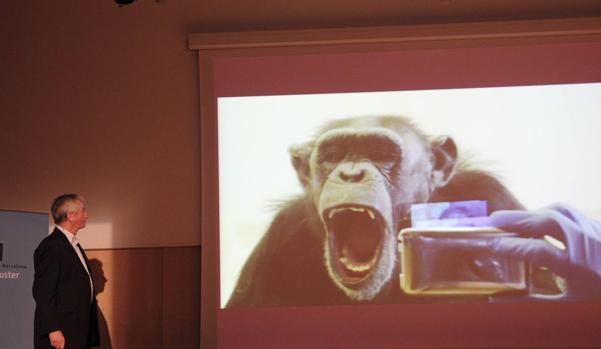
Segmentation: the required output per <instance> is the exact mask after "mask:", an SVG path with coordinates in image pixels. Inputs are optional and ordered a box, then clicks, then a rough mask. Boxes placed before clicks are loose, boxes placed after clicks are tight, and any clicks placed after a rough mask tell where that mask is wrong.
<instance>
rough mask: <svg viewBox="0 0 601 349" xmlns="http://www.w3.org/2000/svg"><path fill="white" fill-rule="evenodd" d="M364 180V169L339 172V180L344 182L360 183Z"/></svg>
mask: <svg viewBox="0 0 601 349" xmlns="http://www.w3.org/2000/svg"><path fill="white" fill-rule="evenodd" d="M363 178H365V170H364V169H352V170H348V169H347V170H343V171H340V179H342V180H343V181H345V182H361V181H362V180H363Z"/></svg>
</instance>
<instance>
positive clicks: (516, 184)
mask: <svg viewBox="0 0 601 349" xmlns="http://www.w3.org/2000/svg"><path fill="white" fill-rule="evenodd" d="M545 28H546V27H545ZM473 30H474V31H475V32H477V31H478V29H477V28H476V27H474V28H473ZM595 33H597V34H598V32H595ZM597 34H595V35H583V36H582V37H581V36H576V35H575V36H574V37H572V36H570V35H566V36H565V37H562V38H561V39H557V38H556V37H555V36H553V35H551V34H549V36H543V37H534V38H532V37H529V36H528V35H527V34H523V36H522V34H520V35H517V36H516V37H514V36H512V35H509V36H503V35H500V37H499V38H497V39H490V38H482V37H479V36H478V35H475V36H474V39H469V38H468V39H465V40H464V39H462V40H455V39H448V40H435V41H432V42H429V41H428V42H424V41H423V40H416V41H417V43H413V42H410V43H407V42H400V43H398V42H397V43H377V44H372V43H368V44H366V43H357V44H355V43H345V44H341V45H315V46H311V45H307V46H305V45H298V47H294V45H284V46H283V47H271V45H267V47H260V48H258V47H251V48H240V47H233V48H229V49H223V48H222V47H217V48H215V49H203V48H202V47H201V48H200V51H199V57H200V64H201V66H200V74H201V91H202V93H201V109H202V110H201V118H202V119H201V120H202V142H203V144H202V146H203V150H202V151H203V153H202V156H203V159H202V166H203V168H202V176H203V178H202V181H203V193H202V194H203V212H202V217H203V232H202V234H203V263H202V265H203V271H202V272H203V275H202V282H203V288H202V292H203V293H204V294H203V295H202V306H201V313H202V318H201V319H202V320H201V323H202V325H201V326H202V328H201V333H202V334H201V341H203V343H205V344H206V345H215V346H217V347H219V348H230V347H292V348H294V347H302V348H304V347H324V348H329V347H343V348H346V347H349V348H364V347H386V348H388V347H391V348H397V347H401V348H402V347H442V348H455V347H465V346H472V347H474V346H476V347H493V348H495V347H504V348H506V347H523V346H542V347H554V346H558V345H559V346H566V345H569V346H584V347H587V346H595V345H601V343H600V342H599V339H598V337H597V336H596V334H595V333H598V330H600V329H601V328H600V327H599V325H597V324H596V321H595V320H594V319H595V318H596V316H597V315H596V314H599V311H600V310H601V303H600V300H599V297H597V296H594V295H593V296H587V297H584V298H577V299H575V300H574V299H570V300H566V299H565V298H563V299H561V300H544V301H539V300H537V301H533V300H532V299H530V298H526V297H511V298H507V300H502V301H498V300H497V301H490V300H488V298H487V299H485V300H478V301H474V300H469V299H468V300H466V299H465V298H461V297H459V298H457V300H455V301H454V300H453V299H452V297H451V299H450V300H449V298H444V300H440V298H437V297H424V296H416V297H408V300H403V301H399V302H396V301H392V302H391V301H390V300H388V301H385V302H371V301H353V302H349V303H348V304H346V303H345V304H339V303H337V302H332V303H331V304H329V303H328V302H327V301H324V302H319V304H294V303H292V304H289V303H286V302H285V301H284V302H283V303H282V304H278V302H277V301H275V302H270V301H269V300H267V301H266V302H265V304H268V305H269V306H260V305H259V306H257V305H255V304H249V305H248V306H242V307H240V306H235V307H228V301H229V300H230V296H231V294H232V291H233V289H234V288H235V286H236V282H237V281H238V277H239V276H240V272H241V269H242V267H243V265H244V263H245V262H246V260H247V259H248V257H249V256H250V254H251V253H252V251H253V249H254V247H255V245H256V244H257V243H258V242H259V241H260V239H261V238H262V237H263V235H264V233H265V232H266V231H267V230H268V229H269V226H270V224H271V223H272V221H273V219H274V217H275V216H276V214H277V213H278V212H279V211H280V210H281V208H282V207H283V206H286V203H287V202H289V200H291V199H292V198H295V197H299V196H302V195H303V187H302V185H301V182H300V181H299V177H298V176H297V173H296V172H295V169H294V167H293V164H292V161H291V158H290V149H291V148H290V147H291V146H293V145H299V144H303V143H305V142H308V141H311V140H312V139H313V138H314V137H315V136H316V134H317V131H318V130H319V128H320V127H322V126H323V125H324V124H325V123H328V122H331V121H333V120H338V119H344V118H352V117H368V118H377V117H381V116H401V117H403V118H406V119H408V120H411V122H413V123H414V124H415V125H417V126H418V127H419V129H420V130H422V131H423V132H424V133H425V134H427V135H428V136H432V137H442V136H449V137H452V139H453V140H454V141H455V144H456V146H457V149H458V154H459V157H460V158H462V159H467V161H468V162H469V163H470V165H471V166H473V167H476V168H478V169H483V170H486V171H488V172H490V173H492V174H494V175H495V177H496V178H498V179H499V180H500V181H501V182H502V183H503V184H504V185H505V186H506V187H507V188H508V189H509V190H510V191H511V193H512V194H513V195H514V196H515V197H516V198H517V199H518V200H519V201H520V202H521V203H522V204H523V205H524V206H525V208H526V209H528V210H536V209H540V208H544V207H547V206H549V205H551V204H555V203H565V204H568V205H570V206H571V207H573V208H575V209H577V210H578V211H579V212H582V213H583V214H584V215H585V216H586V217H588V218H590V219H596V220H601V204H600V203H599V199H598V198H599V197H600V196H601V184H600V182H599V180H598V178H601V140H599V131H601V121H600V120H601V119H600V118H599V116H600V115H601V64H600V63H599V62H601V41H600V40H599V37H598V36H597ZM193 41H194V38H191V47H193V48H194V44H193ZM289 46H293V47H289ZM320 247H321V246H320ZM305 255H311V254H310V253H308V252H307V251H303V250H299V251H298V254H296V252H295V253H292V254H290V255H289V259H290V260H293V259H298V260H299V262H298V263H300V264H302V263H307V264H309V263H310V262H307V261H303V258H304V257H303V256H305ZM320 263H324V262H323V261H320ZM285 265H288V262H282V267H284V266H285ZM325 268H326V267H325V266H324V269H325ZM300 270H302V269H300ZM295 272H298V269H297V270H296V271H295ZM299 274H302V273H299ZM299 278H300V279H302V278H303V277H302V275H300V276H299ZM305 279H306V280H314V278H312V277H311V275H305ZM250 280H251V281H250V282H254V280H252V278H250ZM271 281H272V282H273V281H274V280H271ZM296 286H299V285H296ZM564 286H565V285H563V286H562V287H564ZM261 287H263V288H264V289H266V290H268V291H267V292H266V293H265V294H270V292H269V291H270V290H271V288H272V287H273V288H282V286H281V285H278V283H277V280H275V282H274V284H273V286H270V285H263V286H261ZM392 287H396V288H397V289H399V285H398V282H397V284H394V285H392ZM298 288H302V292H306V293H311V292H319V290H320V287H319V285H312V284H311V283H305V284H301V286H300V287H297V288H296V289H295V290H292V291H291V292H297V290H298ZM284 289H285V287H284ZM397 291H398V292H400V290H397ZM298 292H301V291H298ZM600 292H601V291H600ZM600 296H601V294H600ZM324 297H327V296H326V295H325V294H324ZM501 299H502V298H501ZM258 304H261V302H258Z"/></svg>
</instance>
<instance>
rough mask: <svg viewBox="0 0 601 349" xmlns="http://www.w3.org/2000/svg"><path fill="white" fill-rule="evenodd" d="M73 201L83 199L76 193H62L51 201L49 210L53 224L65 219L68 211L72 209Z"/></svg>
mask: <svg viewBox="0 0 601 349" xmlns="http://www.w3.org/2000/svg"><path fill="white" fill-rule="evenodd" d="M75 201H83V198H82V197H81V196H80V195H78V194H63V195H61V196H59V197H57V198H56V199H54V201H53V202H52V206H51V207H50V212H51V213H52V218H53V219H54V223H55V224H60V223H62V222H64V221H66V220H67V216H68V214H69V212H73V211H74V204H75Z"/></svg>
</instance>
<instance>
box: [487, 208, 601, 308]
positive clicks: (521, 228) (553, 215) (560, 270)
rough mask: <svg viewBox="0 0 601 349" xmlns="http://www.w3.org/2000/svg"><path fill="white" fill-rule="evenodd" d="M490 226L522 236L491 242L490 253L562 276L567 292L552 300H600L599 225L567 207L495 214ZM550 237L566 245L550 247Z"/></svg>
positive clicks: (600, 233)
mask: <svg viewBox="0 0 601 349" xmlns="http://www.w3.org/2000/svg"><path fill="white" fill-rule="evenodd" d="M490 218H491V221H492V224H493V225H495V226H496V227H498V228H501V229H503V230H505V231H508V232H515V233H518V234H519V235H520V236H521V237H501V238H496V239H491V241H490V245H489V247H490V248H491V249H492V251H493V253H495V254H497V255H499V256H503V257H506V258H510V259H520V260H524V261H528V262H531V263H532V264H534V265H538V266H544V267H547V268H549V269H550V270H552V271H554V272H555V273H556V274H558V275H560V276H561V277H563V278H564V279H565V280H566V282H567V291H566V292H565V293H563V294H562V295H560V296H559V297H555V298H562V299H563V298H591V297H597V298H601V223H599V222H597V221H594V220H592V219H590V218H588V217H586V216H584V215H583V214H582V213H580V212H578V211H577V210H575V209H573V208H571V207H569V206H566V205H554V206H551V207H548V208H545V209H541V210H538V211H497V212H494V213H492V214H491V216H490ZM545 235H549V236H551V237H553V238H555V239H557V240H559V241H561V242H563V244H564V245H565V249H563V250H562V249H560V248H558V247H555V246H553V245H552V244H550V243H549V242H547V241H546V240H544V239H543V238H544V236H545Z"/></svg>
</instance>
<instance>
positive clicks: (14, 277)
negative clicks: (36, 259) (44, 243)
mask: <svg viewBox="0 0 601 349" xmlns="http://www.w3.org/2000/svg"><path fill="white" fill-rule="evenodd" d="M46 235H48V215H47V214H45V213H30V212H16V211H1V210H0V301H1V302H2V313H1V314H2V315H0V348H33V312H34V309H35V302H34V300H33V296H32V294H31V287H32V286H33V273H34V270H33V252H34V251H35V248H36V247H37V245H38V244H39V243H40V241H41V240H42V239H43V238H44V237H45V236H46Z"/></svg>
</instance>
